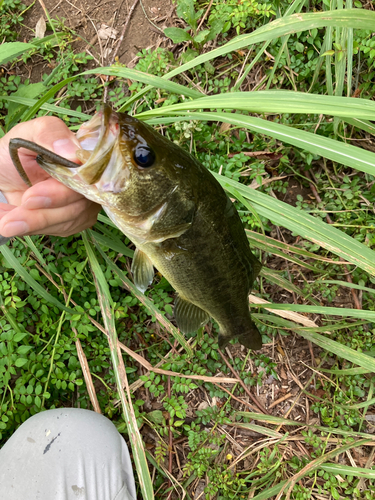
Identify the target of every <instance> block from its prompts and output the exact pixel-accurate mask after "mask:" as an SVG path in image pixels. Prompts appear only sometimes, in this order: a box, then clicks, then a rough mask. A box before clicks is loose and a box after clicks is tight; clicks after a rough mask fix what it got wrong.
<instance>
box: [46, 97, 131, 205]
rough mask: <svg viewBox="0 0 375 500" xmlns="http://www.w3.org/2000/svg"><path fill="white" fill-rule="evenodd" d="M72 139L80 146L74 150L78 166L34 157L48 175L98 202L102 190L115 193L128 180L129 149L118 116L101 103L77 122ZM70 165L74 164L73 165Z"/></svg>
mask: <svg viewBox="0 0 375 500" xmlns="http://www.w3.org/2000/svg"><path fill="white" fill-rule="evenodd" d="M76 138H77V139H78V142H79V143H80V146H81V149H78V150H77V152H76V156H77V158H78V159H79V160H80V161H81V162H82V165H75V164H73V163H71V165H72V166H71V167H70V166H69V167H67V166H64V165H61V164H59V163H57V162H52V161H50V160H49V159H48V158H47V157H46V156H45V155H43V154H40V155H38V156H37V162H38V164H39V165H40V166H41V167H42V168H43V169H44V170H45V171H46V172H47V173H48V174H49V175H51V177H54V178H55V179H57V180H58V181H60V182H62V183H63V184H65V185H66V186H68V187H70V188H71V189H73V190H74V191H78V192H79V193H82V194H84V195H85V196H86V197H87V198H89V199H91V200H93V201H96V202H97V203H102V201H103V200H102V197H103V195H104V194H105V193H108V192H110V193H119V192H120V191H122V190H123V189H125V188H126V184H127V181H128V179H129V168H127V165H129V158H130V152H128V150H127V147H126V141H124V140H123V139H124V138H123V137H122V134H121V127H120V124H119V115H118V114H117V113H116V112H114V111H113V110H112V109H111V108H110V107H109V106H108V105H103V106H102V108H101V110H100V111H99V112H98V113H96V114H95V115H94V116H93V117H92V118H91V120H89V121H88V122H86V123H84V124H83V125H81V127H80V128H79V130H78V132H77V134H76ZM73 165H74V166H73Z"/></svg>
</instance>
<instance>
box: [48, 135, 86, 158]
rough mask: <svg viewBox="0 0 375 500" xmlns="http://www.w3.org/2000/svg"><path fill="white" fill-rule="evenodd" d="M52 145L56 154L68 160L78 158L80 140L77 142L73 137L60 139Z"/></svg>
mask: <svg viewBox="0 0 375 500" xmlns="http://www.w3.org/2000/svg"><path fill="white" fill-rule="evenodd" d="M52 147H53V150H54V152H55V153H56V154H58V155H60V156H63V157H64V158H67V159H68V160H69V159H71V160H75V159H76V158H77V156H76V151H77V149H80V147H79V143H78V141H77V143H75V142H74V141H73V140H71V139H58V140H57V141H55V142H54V143H53V144H52Z"/></svg>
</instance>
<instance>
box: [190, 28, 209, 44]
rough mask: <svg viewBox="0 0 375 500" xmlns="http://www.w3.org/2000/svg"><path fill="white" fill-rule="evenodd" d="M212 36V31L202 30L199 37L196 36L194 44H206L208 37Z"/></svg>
mask: <svg viewBox="0 0 375 500" xmlns="http://www.w3.org/2000/svg"><path fill="white" fill-rule="evenodd" d="M209 34H210V30H202V31H200V32H199V33H198V35H196V36H195V37H194V42H196V43H204V42H205V41H206V40H207V38H208V35H209Z"/></svg>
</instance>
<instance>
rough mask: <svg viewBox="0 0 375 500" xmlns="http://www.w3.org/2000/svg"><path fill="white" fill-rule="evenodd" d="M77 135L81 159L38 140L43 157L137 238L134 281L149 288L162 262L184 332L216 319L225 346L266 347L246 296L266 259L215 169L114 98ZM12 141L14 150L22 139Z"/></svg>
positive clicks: (60, 177) (43, 162) (58, 174)
mask: <svg viewBox="0 0 375 500" xmlns="http://www.w3.org/2000/svg"><path fill="white" fill-rule="evenodd" d="M76 137H77V139H78V141H79V143H80V147H81V149H79V150H77V158H78V159H79V160H80V162H81V163H82V165H78V164H76V163H72V162H69V161H68V160H65V159H64V161H60V160H59V158H60V157H59V156H58V155H55V154H53V153H50V152H48V151H47V150H44V151H43V148H41V147H40V146H38V147H37V149H36V151H37V152H38V153H39V154H38V156H37V162H38V164H39V165H40V166H41V167H42V168H43V169H44V170H45V171H46V172H47V173H48V174H50V175H51V176H52V177H54V178H55V179H57V180H58V181H60V182H62V183H63V184H65V185H66V186H68V187H69V188H71V189H73V190H74V191H77V192H79V193H81V194H82V195H84V196H85V197H86V198H88V199H90V200H92V201H94V202H96V203H99V204H101V205H102V207H103V209H104V210H105V212H106V213H107V215H108V216H109V218H110V219H111V220H112V221H113V222H114V223H115V224H116V226H117V227H118V228H119V229H120V230H121V231H122V232H123V233H124V234H125V235H126V236H127V237H128V238H129V239H130V240H131V241H132V242H133V243H134V245H135V247H136V250H135V253H134V258H133V262H132V266H131V271H132V274H133V279H134V283H135V285H136V286H137V288H138V289H139V290H140V291H142V292H143V293H144V292H145V291H146V289H147V288H148V287H149V285H151V283H152V281H153V278H154V272H155V271H154V268H156V269H157V270H158V271H159V272H160V273H161V274H162V275H163V276H164V277H165V278H166V279H167V280H168V281H169V283H170V284H171V285H172V286H173V288H174V289H175V290H176V292H177V297H176V300H175V304H174V317H175V320H176V323H177V325H178V327H179V329H180V330H181V331H182V332H183V333H184V334H190V333H193V332H195V331H197V330H198V329H199V328H201V327H202V326H204V325H205V324H206V323H207V322H208V321H209V319H210V318H213V319H214V320H215V321H216V322H217V323H218V325H219V336H218V344H219V347H220V349H223V348H224V347H225V346H226V345H227V344H228V342H229V341H230V340H231V339H233V338H237V339H238V341H239V342H240V343H241V344H242V345H244V346H245V347H246V348H248V349H253V350H256V349H260V348H261V347H262V338H261V335H260V333H259V331H258V329H257V327H256V325H255V323H254V321H253V319H252V318H251V315H250V309H249V302H248V296H249V293H250V292H251V289H252V285H253V283H254V280H255V279H256V277H257V275H258V274H259V271H260V269H261V267H262V266H261V263H260V262H259V260H258V259H257V258H256V257H255V256H254V255H253V253H252V251H251V249H250V245H249V242H248V239H247V237H246V233H245V230H244V227H243V225H242V222H241V219H240V216H239V214H238V212H237V210H236V208H235V206H234V204H233V203H232V201H231V200H230V198H229V197H228V196H227V194H226V193H225V191H224V189H223V188H222V187H221V185H220V184H219V182H218V181H217V180H216V179H215V177H214V176H213V175H212V174H211V172H210V171H209V170H208V169H207V168H205V167H204V166H203V165H202V164H201V163H200V162H199V161H198V160H197V159H196V158H195V157H194V156H192V155H191V154H189V153H188V152H187V151H185V150H184V149H182V148H181V147H180V146H178V145H176V144H175V143H173V142H171V141H170V140H168V139H167V138H166V137H164V136H163V135H161V134H159V133H158V132H157V131H155V130H154V129H153V128H152V127H151V126H150V125H147V124H146V123H144V122H142V121H140V120H138V119H136V118H134V117H132V116H130V115H129V114H126V113H118V112H115V111H113V110H112V109H111V107H110V106H108V105H103V106H102V108H101V110H100V111H99V112H97V113H96V114H95V115H94V116H93V117H92V118H91V119H90V120H89V121H88V122H86V123H84V124H83V125H81V127H80V128H79V130H78V132H77V134H76ZM13 141H15V142H13V143H12V144H11V149H12V158H13V159H14V157H15V150H16V149H17V148H18V147H21V146H22V145H23V146H25V145H24V141H23V142H22V140H19V139H16V140H13ZM17 141H18V142H17ZM20 141H21V143H22V144H20ZM29 146H30V145H29ZM25 147H28V146H27V145H26V146H25ZM61 160H63V159H61ZM18 163H19V161H18ZM21 168H22V166H21Z"/></svg>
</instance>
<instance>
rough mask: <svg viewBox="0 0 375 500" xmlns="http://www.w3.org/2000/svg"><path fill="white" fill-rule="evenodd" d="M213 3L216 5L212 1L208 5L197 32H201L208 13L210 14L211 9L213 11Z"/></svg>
mask: <svg viewBox="0 0 375 500" xmlns="http://www.w3.org/2000/svg"><path fill="white" fill-rule="evenodd" d="M213 3H214V0H211V1H210V3H209V4H208V7H207V10H206V12H205V13H204V16H203V17H202V19H201V21H200V23H199V25H198V28H197V31H199V30H200V27H201V26H202V24H203V23H204V21H205V19H206V17H207V16H208V13H209V12H210V9H211V7H212V4H213Z"/></svg>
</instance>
